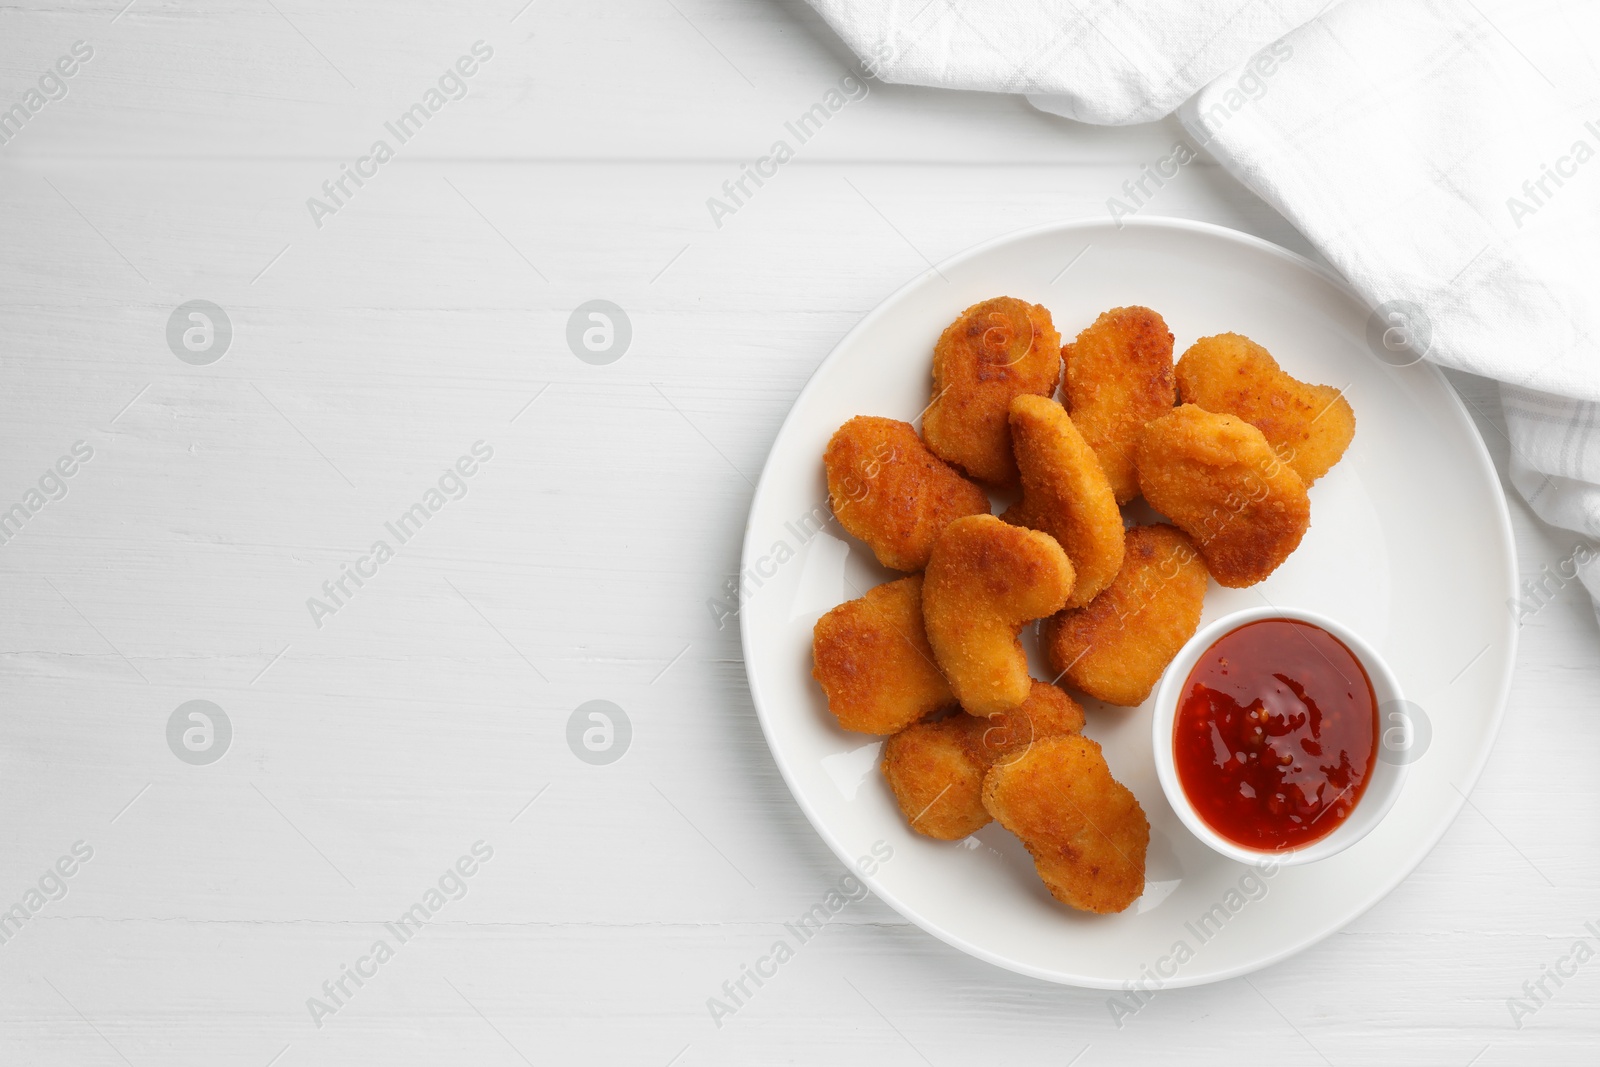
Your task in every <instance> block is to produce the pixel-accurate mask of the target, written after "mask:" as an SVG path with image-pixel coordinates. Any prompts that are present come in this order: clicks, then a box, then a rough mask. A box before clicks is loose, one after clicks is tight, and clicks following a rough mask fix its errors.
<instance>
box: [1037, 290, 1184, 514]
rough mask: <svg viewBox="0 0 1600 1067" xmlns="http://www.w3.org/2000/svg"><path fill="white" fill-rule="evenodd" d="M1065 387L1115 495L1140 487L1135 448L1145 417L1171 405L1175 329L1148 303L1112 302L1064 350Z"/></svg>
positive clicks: (1122, 499)
mask: <svg viewBox="0 0 1600 1067" xmlns="http://www.w3.org/2000/svg"><path fill="white" fill-rule="evenodd" d="M1061 358H1062V359H1063V360H1064V361H1065V362H1066V365H1067V370H1066V377H1065V381H1064V383H1063V384H1062V387H1061V394H1062V397H1063V399H1064V401H1065V403H1066V406H1067V411H1068V412H1069V413H1071V415H1072V422H1073V425H1075V426H1077V428H1078V432H1079V433H1081V434H1083V439H1084V440H1085V441H1087V442H1089V447H1090V448H1092V449H1094V454H1095V455H1096V456H1098V457H1100V466H1101V467H1103V468H1104V469H1105V472H1106V479H1107V480H1108V481H1110V482H1111V491H1112V492H1114V493H1116V494H1117V503H1119V504H1126V503H1127V502H1128V501H1130V500H1132V499H1133V498H1134V497H1136V496H1138V495H1139V479H1138V475H1137V474H1136V473H1135V472H1134V461H1133V455H1134V450H1135V449H1136V448H1137V447H1138V445H1139V435H1140V434H1141V433H1142V432H1143V431H1144V428H1145V424H1146V423H1148V422H1150V420H1152V419H1157V418H1160V417H1161V416H1162V415H1165V414H1166V413H1167V412H1169V411H1171V410H1172V405H1173V404H1174V403H1176V398H1177V393H1178V390H1177V384H1176V383H1175V382H1174V380H1173V373H1172V331H1170V330H1168V329H1167V324H1166V322H1165V321H1164V320H1163V319H1162V318H1161V316H1160V315H1157V314H1156V313H1155V312H1154V311H1151V310H1150V309H1149V308H1146V307H1125V308H1112V309H1111V310H1110V311H1107V312H1106V313H1105V314H1103V315H1101V316H1100V317H1099V318H1097V319H1095V320H1094V324H1093V325H1091V326H1090V327H1089V328H1088V329H1086V330H1084V331H1083V332H1082V333H1080V334H1079V335H1078V339H1077V340H1076V341H1074V342H1072V343H1071V344H1070V345H1067V346H1066V347H1065V348H1063V349H1062V350H1061Z"/></svg>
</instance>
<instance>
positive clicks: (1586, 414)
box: [809, 0, 1600, 610]
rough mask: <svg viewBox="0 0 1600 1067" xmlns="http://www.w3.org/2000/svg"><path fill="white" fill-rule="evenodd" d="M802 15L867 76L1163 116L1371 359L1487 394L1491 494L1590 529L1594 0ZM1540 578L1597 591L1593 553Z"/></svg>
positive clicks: (1232, 3) (1081, 115) (1031, 5)
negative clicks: (1338, 288) (835, 36)
mask: <svg viewBox="0 0 1600 1067" xmlns="http://www.w3.org/2000/svg"><path fill="white" fill-rule="evenodd" d="M809 2H810V3H811V4H812V6H813V7H815V8H816V9H817V10H818V11H819V12H820V13H821V14H822V15H823V17H824V18H825V19H827V21H828V22H829V24H830V25H832V26H833V27H834V28H835V29H836V30H837V31H838V32H839V33H840V34H841V36H843V37H844V39H845V41H846V42H847V43H849V44H850V45H851V47H852V48H854V49H855V51H856V52H857V54H858V55H859V56H860V57H861V58H862V60H863V62H864V63H865V64H866V66H867V69H868V71H869V72H870V73H872V74H874V75H875V76H877V77H879V78H882V79H883V80H885V81H892V82H909V83H914V84H923V85H940V86H948V87H959V88H967V89H988V90H993V91H997V92H1027V93H1030V94H1033V95H1031V96H1030V100H1032V101H1033V103H1034V104H1035V105H1036V106H1039V107H1041V108H1043V109H1045V110H1048V111H1052V112H1054V113H1057V114H1062V115H1066V116H1068V117H1070V118H1075V119H1079V120H1082V121H1086V122H1098V123H1127V122H1142V121H1148V120H1150V119H1154V118H1158V117H1160V116H1162V115H1164V114H1167V113H1169V112H1170V111H1171V110H1173V109H1174V108H1177V109H1178V115H1179V118H1180V120H1181V121H1182V123H1183V125H1184V127H1185V129H1186V130H1187V131H1188V133H1189V135H1190V137H1191V139H1192V140H1193V142H1194V146H1195V147H1196V148H1198V149H1200V150H1202V151H1205V152H1209V153H1210V154H1211V155H1212V156H1214V157H1215V158H1216V159H1217V160H1218V161H1219V162H1220V163H1221V164H1222V165H1223V166H1224V167H1226V168H1227V169H1228V170H1229V171H1230V172H1231V173H1232V174H1233V175H1234V176H1236V177H1237V178H1239V180H1240V181H1242V182H1243V183H1244V184H1245V185H1247V186H1248V187H1249V188H1250V189H1252V190H1253V191H1254V192H1256V193H1257V194H1258V195H1259V196H1261V197H1262V199H1264V200H1266V201H1267V202H1268V203H1270V204H1271V205H1272V206H1273V207H1275V208H1277V209H1278V210H1279V211H1280V212H1281V213H1282V214H1283V215H1284V216H1285V217H1286V218H1288V219H1289V220H1290V221H1291V222H1293V223H1294V224H1295V226H1296V227H1298V228H1299V229H1300V230H1301V232H1303V233H1304V234H1305V235H1306V237H1307V238H1308V239H1310V241H1311V242H1312V243H1313V244H1314V245H1315V246H1316V247H1317V249H1318V250H1319V251H1320V252H1321V253H1322V254H1323V255H1324V256H1325V257H1326V258H1327V259H1328V261H1329V262H1330V263H1332V264H1333V265H1334V266H1335V267H1336V268H1337V269H1338V270H1339V271H1340V272H1341V273H1343V275H1344V276H1345V278H1346V279H1347V280H1348V281H1349V282H1350V283H1351V285H1352V286H1353V287H1354V288H1355V289H1356V291H1357V292H1359V293H1360V294H1361V295H1362V296H1363V297H1364V298H1365V299H1366V300H1367V301H1368V302H1369V304H1371V305H1372V307H1373V308H1374V324H1375V326H1374V331H1373V336H1374V337H1375V338H1388V339H1389V344H1388V346H1387V347H1385V348H1384V349H1383V350H1382V353H1381V354H1382V358H1388V359H1391V360H1393V361H1394V362H1397V363H1403V362H1409V361H1412V360H1414V359H1416V358H1419V357H1422V358H1427V359H1430V360H1433V361H1435V362H1437V363H1440V364H1442V365H1445V366H1449V367H1455V368H1459V369H1461V370H1465V371H1470V372H1472V373H1474V374H1479V375H1484V376H1487V377H1490V378H1494V379H1496V380H1498V381H1500V382H1501V383H1502V397H1503V401H1504V410H1505V416H1506V422H1507V427H1508V432H1509V437H1510V441H1511V455H1512V458H1511V467H1512V470H1511V480H1512V484H1513V485H1515V486H1516V488H1517V490H1518V492H1520V493H1521V494H1522V495H1523V496H1524V497H1525V498H1526V499H1527V500H1528V502H1529V504H1530V505H1531V506H1532V507H1533V509H1534V511H1535V513H1536V514H1538V515H1539V516H1540V517H1541V518H1543V519H1544V520H1545V521H1547V522H1550V523H1552V524H1555V525H1558V526H1562V527H1565V528H1567V529H1571V530H1575V531H1577V532H1579V533H1581V534H1582V535H1584V536H1585V537H1586V538H1600V343H1597V340H1596V339H1597V338H1600V302H1597V301H1596V299H1595V295H1596V294H1595V289H1596V283H1597V282H1600V4H1596V3H1593V2H1592V0H1591V2H1587V3H1586V2H1583V0H1514V2H1496V0H1345V2H1344V3H1340V4H1335V3H1332V2H1330V0H1315V2H1310V3H1299V2H1294V0H1287V2H1281V3H1277V4H1267V3H1261V2H1256V0H1191V2H1187V3H1185V2H1184V0H1151V2H1148V3H1144V4H1138V5H1133V4H1110V3H1093V2H1090V0H1078V2H1076V3H1075V2H1074V0H1057V2H1050V0H909V2H906V0H809ZM1122 206H1123V207H1126V208H1129V209H1131V210H1137V209H1138V207H1139V206H1140V205H1138V204H1130V203H1128V202H1127V201H1126V200H1123V201H1122ZM1107 207H1108V211H1110V212H1112V213H1113V214H1115V213H1116V211H1117V210H1119V209H1118V208H1117V207H1116V206H1114V205H1113V204H1111V203H1110V202H1109V201H1108V205H1107ZM1397 346H1398V350H1394V349H1396V347H1397ZM1560 567H1561V570H1560V574H1561V575H1563V576H1564V577H1565V578H1566V579H1567V580H1570V579H1571V578H1572V577H1574V576H1577V577H1581V579H1582V580H1583V582H1584V584H1585V586H1586V587H1587V588H1588V589H1589V591H1590V593H1591V594H1593V595H1594V596H1596V597H1597V598H1600V552H1595V551H1588V550H1585V549H1582V548H1580V549H1578V550H1575V553H1574V556H1573V557H1572V559H1570V560H1563V561H1561V565H1560ZM1568 570H1570V571H1571V572H1572V573H1567V571H1568ZM1526 584H1527V583H1525V585H1526ZM1542 584H1543V585H1544V586H1548V585H1550V582H1549V581H1548V580H1546V581H1544V582H1543V583H1542ZM1597 610H1600V609H1597Z"/></svg>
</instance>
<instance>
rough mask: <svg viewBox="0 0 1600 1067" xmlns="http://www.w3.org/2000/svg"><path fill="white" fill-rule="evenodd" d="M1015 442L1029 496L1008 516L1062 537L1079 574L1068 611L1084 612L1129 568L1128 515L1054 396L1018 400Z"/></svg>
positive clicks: (1024, 494) (1013, 422)
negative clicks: (1125, 566) (1124, 540)
mask: <svg viewBox="0 0 1600 1067" xmlns="http://www.w3.org/2000/svg"><path fill="white" fill-rule="evenodd" d="M1011 445H1012V448H1013V449H1014V450H1015V452H1016V456H1017V468H1018V469H1019V470H1020V471H1021V472H1022V499H1021V500H1020V501H1018V502H1017V504H1016V505H1015V506H1014V507H1012V508H1011V509H1010V510H1008V511H1007V512H1006V513H1005V514H1004V515H1002V516H1001V518H1002V519H1004V520H1005V521H1006V522H1010V523H1015V524H1017V525H1018V526H1027V527H1029V528H1030V529H1034V530H1042V531H1043V532H1045V533H1047V534H1049V535H1050V536H1051V537H1054V538H1055V539H1056V541H1057V543H1059V544H1060V545H1061V548H1062V550H1063V551H1065V552H1066V554H1067V558H1068V559H1070V560H1071V561H1072V569H1073V571H1074V572H1075V573H1076V575H1077V580H1076V581H1075V583H1074V584H1073V587H1072V595H1071V596H1070V597H1068V598H1067V607H1069V608H1076V607H1081V606H1082V605H1084V604H1087V603H1088V602H1089V601H1090V600H1093V599H1094V597H1095V594H1097V593H1099V592H1100V590H1102V589H1104V588H1105V587H1106V586H1108V585H1110V584H1111V579H1113V578H1115V577H1116V575H1117V568H1118V567H1120V566H1122V551H1123V545H1122V512H1121V511H1120V510H1119V509H1118V508H1117V498H1116V495H1115V494H1114V493H1113V492H1112V490H1111V483H1110V482H1109V481H1107V480H1106V475H1105V471H1104V470H1102V469H1101V467H1100V461H1099V460H1098V459H1096V458H1095V454H1094V450H1093V449H1091V448H1090V447H1089V445H1088V443H1087V442H1086V441H1084V439H1083V435H1082V434H1080V433H1079V432H1078V430H1077V427H1075V426H1074V425H1073V424H1072V419H1071V417H1070V416H1068V415H1067V413H1066V411H1065V410H1063V409H1062V407H1061V405H1060V404H1058V403H1056V402H1055V401H1054V400H1051V399H1050V398H1049V397H1046V396H1019V397H1017V398H1016V399H1015V400H1013V401H1012V402H1011Z"/></svg>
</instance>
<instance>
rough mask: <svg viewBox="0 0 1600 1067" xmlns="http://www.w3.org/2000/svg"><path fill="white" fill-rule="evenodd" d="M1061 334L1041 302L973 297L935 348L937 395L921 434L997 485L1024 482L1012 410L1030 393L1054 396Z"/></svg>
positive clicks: (956, 461)
mask: <svg viewBox="0 0 1600 1067" xmlns="http://www.w3.org/2000/svg"><path fill="white" fill-rule="evenodd" d="M1060 378H1061V335H1060V334H1058V333H1057V332H1056V328H1055V326H1054V325H1052V324H1051V322H1050V312H1049V311H1047V310H1046V309H1045V308H1043V307H1041V306H1040V305H1038V304H1029V303H1027V302H1026V301H1023V300H1018V299H1016V298H1015V297H1009V296H1002V297H997V298H995V299H993V300H985V301H983V302H982V303H978V304H974V305H972V306H971V307H969V308H967V310H965V311H963V312H962V313H961V315H960V317H958V318H957V319H956V321H955V322H953V323H951V324H950V325H949V326H948V327H946V329H945V331H944V333H943V334H941V335H940V337H939V342H938V344H936V345H935V346H934V349H933V402H932V403H931V404H929V405H928V410H927V413H926V414H924V415H923V417H922V436H923V439H924V440H926V441H927V442H928V447H929V448H931V449H932V450H933V451H934V453H935V454H936V455H937V456H939V457H940V458H941V459H944V460H946V461H947V462H950V463H953V464H955V465H956V466H957V467H960V468H961V469H962V470H964V471H966V473H967V474H969V475H970V476H972V477H973V478H976V479H978V481H980V482H984V483H986V484H989V485H994V486H1013V485H1015V484H1016V483H1017V464H1016V461H1015V459H1013V458H1012V455H1011V430H1010V427H1009V425H1008V424H1007V422H1006V412H1007V410H1008V409H1009V408H1010V406H1011V401H1012V400H1013V399H1015V398H1016V397H1018V396H1020V395H1022V394H1024V393H1035V394H1037V395H1039V396H1050V395H1051V394H1053V393H1054V392H1055V391H1056V383H1057V382H1058V381H1059V380H1060Z"/></svg>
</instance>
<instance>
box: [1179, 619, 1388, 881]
mask: <svg viewBox="0 0 1600 1067" xmlns="http://www.w3.org/2000/svg"><path fill="white" fill-rule="evenodd" d="M1262 619H1295V620H1298V621H1300V622H1308V623H1311V624H1312V625H1313V626H1320V627H1322V629H1324V630H1326V631H1328V633H1330V634H1332V635H1333V636H1334V637H1336V638H1338V639H1339V640H1340V641H1341V642H1343V643H1344V646H1345V647H1346V648H1348V649H1349V650H1350V651H1351V653H1352V654H1353V655H1354V656H1355V657H1356V659H1358V660H1360V661H1361V665H1362V666H1363V667H1365V668H1366V670H1367V678H1368V679H1369V680H1370V681H1371V682H1372V692H1373V695H1374V696H1375V697H1376V698H1377V706H1378V709H1379V712H1378V718H1379V722H1380V724H1381V722H1382V720H1383V711H1382V709H1383V708H1385V707H1387V706H1390V705H1391V703H1392V702H1395V701H1399V700H1401V699H1403V697H1402V694H1401V692H1400V683H1399V682H1398V681H1397V680H1396V679H1395V676H1394V672H1393V671H1391V670H1390V669H1389V665H1388V664H1387V663H1385V662H1384V660H1383V657H1382V656H1380V655H1379V654H1378V652H1377V650H1375V649H1374V648H1373V647H1372V646H1371V645H1369V644H1368V643H1367V642H1366V641H1365V640H1363V639H1362V638H1361V637H1360V635H1358V634H1356V633H1354V632H1353V631H1351V630H1350V629H1349V628H1348V627H1346V626H1344V625H1342V624H1341V623H1338V622H1335V621H1334V620H1333V619H1330V618H1328V617H1327V616H1325V615H1319V614H1317V613H1316V612H1314V611H1305V610H1303V609H1300V608H1281V607H1279V608H1275V607H1263V608H1248V609H1246V610H1244V611H1236V612H1234V613H1233V614H1231V615H1226V616H1224V617H1223V618H1220V619H1218V620H1216V621H1215V622H1213V623H1211V624H1210V625H1209V626H1205V627H1202V628H1201V629H1200V630H1199V632H1197V633H1196V634H1195V635H1194V636H1193V637H1191V638H1190V639H1189V641H1188V643H1187V644H1185V645H1184V646H1183V648H1182V649H1180V650H1179V651H1178V655H1177V657H1176V658H1174V659H1173V661H1172V663H1171V664H1169V665H1168V667H1167V672H1166V674H1165V675H1164V676H1163V677H1162V679H1161V685H1160V687H1159V688H1158V689H1157V690H1156V705H1155V715H1154V722H1153V725H1152V732H1151V738H1152V740H1153V743H1154V751H1155V759H1156V776H1157V777H1158V778H1160V780H1161V789H1162V791H1163V792H1164V793H1166V795H1167V802H1168V803H1169V804H1171V805H1172V810H1173V811H1175V812H1177V813H1178V818H1180V819H1182V820H1183V824H1184V825H1185V826H1187V827H1188V828H1189V832H1190V833H1192V834H1194V836H1196V837H1198V838H1199V839H1200V840H1201V841H1203V842H1205V844H1206V845H1208V846H1210V847H1211V849H1213V850H1214V851H1216V852H1219V853H1221V854H1222V855H1224V856H1227V857H1228V858H1229V859H1235V860H1238V861H1240V862H1241V863H1260V862H1261V861H1262V860H1263V859H1267V858H1271V859H1273V860H1275V861H1276V862H1277V863H1278V864H1280V865H1281V866H1286V867H1287V866H1295V865H1298V864H1302V863H1313V862H1315V861H1317V860H1321V859H1327V858H1328V857H1329V856H1333V855H1336V854H1338V853H1340V852H1343V851H1344V850H1345V849H1347V848H1349V847H1350V846H1351V845H1353V844H1355V843H1356V842H1357V841H1359V840H1361V839H1362V838H1363V837H1365V836H1366V835H1367V834H1368V833H1370V832H1371V831H1372V828H1373V827H1375V826H1377V825H1378V823H1380V822H1382V821H1383V817H1384V816H1385V815H1387V814H1388V813H1389V809H1390V808H1392V807H1393V806H1394V802H1395V800H1396V799H1397V798H1398V797H1399V796H1400V789H1401V787H1402V786H1403V785H1404V784H1405V778H1406V765H1405V763H1404V762H1403V761H1391V760H1386V759H1384V758H1383V753H1384V749H1383V737H1382V733H1381V729H1382V728H1381V725H1380V726H1379V730H1380V733H1379V736H1378V737H1377V738H1375V739H1374V744H1375V745H1376V746H1377V751H1376V752H1375V754H1374V759H1373V763H1372V774H1371V776H1370V777H1369V778H1368V780H1367V787H1366V789H1365V790H1364V791H1363V792H1362V794H1361V798H1360V800H1358V801H1357V802H1356V805H1355V807H1354V809H1352V810H1351V812H1350V814H1349V815H1347V816H1345V818H1344V821H1342V822H1341V823H1340V824H1339V826H1338V828H1337V829H1335V830H1334V831H1333V832H1332V833H1329V834H1328V835H1326V836H1325V837H1320V838H1318V839H1317V840H1315V841H1311V842H1308V843H1306V844H1304V845H1301V846H1299V847H1298V848H1286V849H1255V848H1249V847H1247V846H1245V845H1240V844H1237V843H1235V842H1233V841H1230V840H1228V839H1227V838H1226V837H1223V836H1222V835H1221V834H1219V833H1217V832H1216V831H1215V830H1213V829H1212V828H1211V827H1210V826H1209V825H1207V824H1206V821H1205V820H1204V819H1203V818H1201V816H1200V813H1199V812H1198V811H1196V810H1195V808H1194V805H1193V804H1192V803H1191V802H1190V800H1189V797H1188V795H1187V794H1186V793H1185V792H1184V791H1183V783H1181V782H1180V781H1179V780H1178V768H1177V765H1176V763H1175V762H1174V759H1173V730H1172V727H1173V721H1174V720H1175V719H1176V718H1177V713H1178V702H1179V701H1180V700H1181V699H1182V698H1183V693H1184V690H1185V688H1186V687H1187V684H1188V681H1189V673H1190V672H1191V671H1192V670H1194V665H1195V662H1196V661H1197V660H1198V659H1199V658H1200V657H1201V656H1202V655H1204V654H1205V652H1206V651H1207V650H1208V649H1210V647H1211V646H1212V645H1214V644H1216V643H1217V641H1218V640H1220V639H1221V638H1222V637H1223V636H1224V635H1226V634H1229V633H1232V632H1233V631H1234V630H1237V629H1238V628H1239V627H1241V626H1244V625H1246V624H1247V623H1252V622H1259V621H1261V620H1262Z"/></svg>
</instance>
